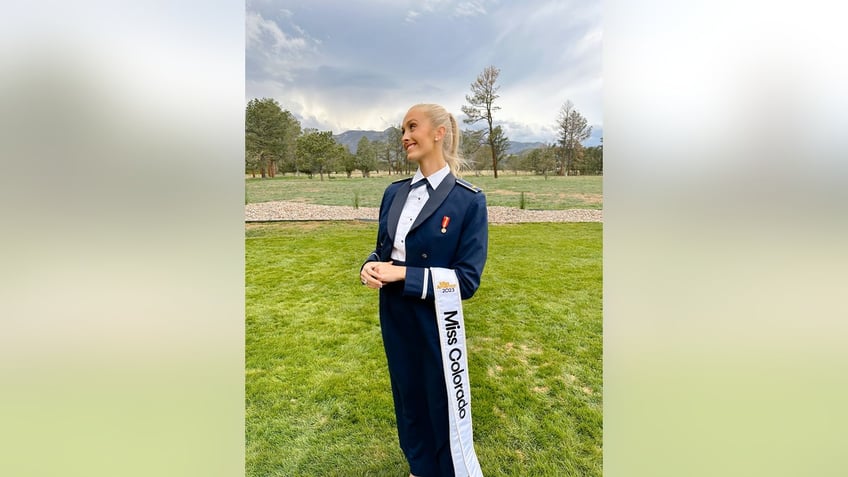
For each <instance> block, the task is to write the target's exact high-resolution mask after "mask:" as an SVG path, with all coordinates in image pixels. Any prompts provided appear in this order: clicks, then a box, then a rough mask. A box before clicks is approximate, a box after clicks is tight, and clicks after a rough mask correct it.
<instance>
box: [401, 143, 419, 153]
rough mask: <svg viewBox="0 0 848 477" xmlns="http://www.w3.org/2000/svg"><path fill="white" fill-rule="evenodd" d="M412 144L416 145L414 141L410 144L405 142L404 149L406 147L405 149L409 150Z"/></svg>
mask: <svg viewBox="0 0 848 477" xmlns="http://www.w3.org/2000/svg"><path fill="white" fill-rule="evenodd" d="M412 146H417V144H416V143H414V142H413V143H410V144H407V145H406V146H404V149H406V150H407V151H409V148H411V147H412Z"/></svg>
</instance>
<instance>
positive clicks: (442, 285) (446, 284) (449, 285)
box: [436, 282, 456, 290]
mask: <svg viewBox="0 0 848 477" xmlns="http://www.w3.org/2000/svg"><path fill="white" fill-rule="evenodd" d="M454 287H456V283H450V282H439V284H438V285H436V288H438V289H439V290H441V289H442V288H454Z"/></svg>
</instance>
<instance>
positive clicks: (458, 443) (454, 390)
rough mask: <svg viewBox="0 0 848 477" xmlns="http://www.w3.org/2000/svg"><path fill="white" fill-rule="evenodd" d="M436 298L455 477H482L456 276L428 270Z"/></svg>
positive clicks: (434, 269) (445, 270)
mask: <svg viewBox="0 0 848 477" xmlns="http://www.w3.org/2000/svg"><path fill="white" fill-rule="evenodd" d="M430 274H431V275H432V278H433V291H434V292H435V297H436V326H437V327H438V330H439V344H440V345H441V348H442V363H444V374H445V386H447V391H448V416H449V426H450V448H451V456H452V458H453V468H454V472H455V473H456V477H466V476H467V477H483V471H482V470H480V463H479V462H478V461H477V454H476V453H475V452H474V434H473V432H472V430H471V387H470V385H469V382H468V360H467V359H466V356H467V355H468V352H467V350H466V348H465V322H464V320H463V317H462V299H461V297H460V296H459V280H457V278H456V272H454V271H453V270H451V269H448V268H435V267H434V268H431V269H430Z"/></svg>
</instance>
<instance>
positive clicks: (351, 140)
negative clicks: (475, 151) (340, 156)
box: [333, 128, 545, 154]
mask: <svg viewBox="0 0 848 477" xmlns="http://www.w3.org/2000/svg"><path fill="white" fill-rule="evenodd" d="M390 129H391V128H388V129H386V130H385V131H362V130H352V131H345V132H343V133H341V134H334V135H333V139H335V140H336V141H337V142H338V143H339V144H342V145H344V146H346V147H347V149H348V150H349V151H351V152H354V153H355V152H356V145H357V144H359V141H360V139H362V137H363V136H364V137H367V138H368V140H369V141H371V142H374V141H385V140H386V138H387V137H388V136H389V130H390ZM544 145H545V143H543V142H519V141H510V142H509V149H507V151H506V152H507V154H520V153H521V152H523V151H526V150H528V149H535V148H537V147H542V146H544Z"/></svg>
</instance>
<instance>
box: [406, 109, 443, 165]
mask: <svg viewBox="0 0 848 477" xmlns="http://www.w3.org/2000/svg"><path fill="white" fill-rule="evenodd" d="M401 132H402V133H403V136H402V139H401V141H402V143H403V149H404V150H405V151H406V158H407V159H408V160H410V161H412V162H419V161H421V159H423V158H425V157H427V156H429V155H431V154H433V153H434V152H435V151H437V150H438V147H439V146H441V144H439V143H438V142H437V141H436V138H437V137H438V138H439V140H440V141H441V137H440V134H439V132H440V131H437V130H434V129H433V124H432V123H431V121H430V118H428V117H427V115H426V114H425V113H424V112H423V111H422V110H421V109H420V108H412V109H410V110H409V112H407V113H406V116H405V117H404V118H403V124H401Z"/></svg>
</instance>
